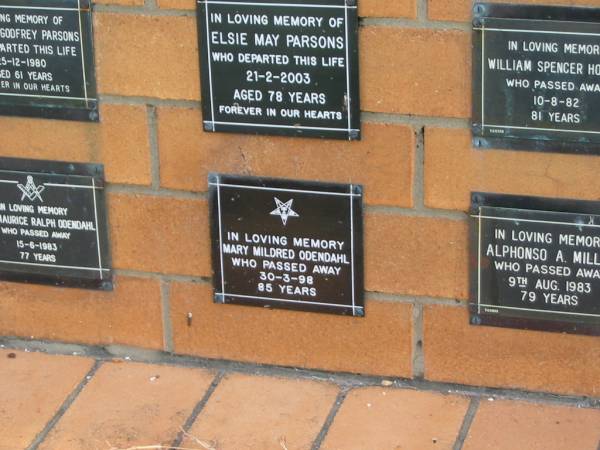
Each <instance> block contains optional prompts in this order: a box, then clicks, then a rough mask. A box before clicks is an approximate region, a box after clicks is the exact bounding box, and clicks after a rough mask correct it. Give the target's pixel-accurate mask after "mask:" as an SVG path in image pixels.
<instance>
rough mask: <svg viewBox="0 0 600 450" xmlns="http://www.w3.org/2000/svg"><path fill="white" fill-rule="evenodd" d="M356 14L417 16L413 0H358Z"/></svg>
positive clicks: (172, 2) (178, 0) (184, 5)
mask: <svg viewBox="0 0 600 450" xmlns="http://www.w3.org/2000/svg"><path fill="white" fill-rule="evenodd" d="M157 4H158V6H159V7H160V8H166V9H194V8H195V4H196V2H195V1H194V0H158V1H157ZM358 14H359V16H361V17H404V18H408V19H414V18H416V16H417V4H416V1H415V0H359V2H358Z"/></svg>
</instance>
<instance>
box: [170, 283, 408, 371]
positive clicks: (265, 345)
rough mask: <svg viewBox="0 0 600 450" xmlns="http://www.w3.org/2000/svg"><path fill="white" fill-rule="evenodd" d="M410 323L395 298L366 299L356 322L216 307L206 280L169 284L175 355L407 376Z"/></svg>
mask: <svg viewBox="0 0 600 450" xmlns="http://www.w3.org/2000/svg"><path fill="white" fill-rule="evenodd" d="M189 312H191V313H192V316H193V319H192V325H191V326H188V323H187V315H188V313H189ZM411 320H412V307H411V306H410V305H407V304H402V303H394V302H385V301H376V300H367V302H366V317H365V318H360V319H358V318H351V317H341V316H334V315H327V314H315V313H305V312H297V311H296V312H292V311H284V310H268V309H261V308H255V307H248V306H237V305H217V304H214V303H213V302H212V289H211V287H210V286H209V285H207V284H192V283H173V284H172V285H171V322H172V324H173V340H174V344H175V352H177V353H186V354H192V355H199V356H204V357H208V358H223V359H233V360H238V361H250V362H258V363H266V364H279V365H285V366H298V367H310V368H314V369H326V370H333V371H344V372H358V373H370V374H379V375H397V376H402V377H410V376H411V373H412V366H411V364H412V350H411V348H412V347H411V340H412V329H411Z"/></svg>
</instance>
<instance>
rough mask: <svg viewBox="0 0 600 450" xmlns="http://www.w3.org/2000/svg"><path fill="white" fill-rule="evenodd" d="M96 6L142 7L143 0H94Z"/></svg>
mask: <svg viewBox="0 0 600 450" xmlns="http://www.w3.org/2000/svg"><path fill="white" fill-rule="evenodd" d="M94 3H95V4H97V5H121V6H144V0H94Z"/></svg>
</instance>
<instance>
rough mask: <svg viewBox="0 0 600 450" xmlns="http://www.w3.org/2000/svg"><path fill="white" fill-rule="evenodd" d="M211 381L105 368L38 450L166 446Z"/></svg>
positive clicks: (156, 370) (189, 374)
mask: <svg viewBox="0 0 600 450" xmlns="http://www.w3.org/2000/svg"><path fill="white" fill-rule="evenodd" d="M213 378H214V374H212V373H211V372H208V371H205V370H199V369H189V368H183V367H169V366H158V365H151V364H138V363H105V364H104V365H103V366H102V367H100V369H99V370H98V372H97V373H96V375H95V376H94V378H93V379H92V380H91V381H90V383H89V384H88V385H87V386H86V387H85V388H84V389H83V391H82V392H81V394H80V395H79V397H78V398H77V399H76V400H75V402H73V405H72V406H71V408H70V409H69V410H68V411H67V412H66V413H65V415H64V416H63V417H62V419H61V420H60V421H59V422H58V423H57V425H56V427H55V428H54V430H52V432H51V433H50V434H49V436H48V438H47V439H46V440H45V441H44V442H43V444H42V445H41V446H40V450H108V449H109V448H110V447H111V446H112V447H115V448H128V447H133V446H140V445H157V444H163V445H165V444H170V443H171V442H172V441H173V440H174V439H175V438H176V436H177V433H178V431H179V428H180V427H181V426H182V425H183V424H184V423H185V421H186V419H187V418H188V417H189V415H190V414H191V412H192V410H193V409H194V407H195V406H196V404H197V403H198V401H200V400H201V399H202V397H203V396H204V394H205V392H206V390H207V389H208V387H209V386H210V383H211V381H212V380H213Z"/></svg>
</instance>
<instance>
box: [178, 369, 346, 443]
mask: <svg viewBox="0 0 600 450" xmlns="http://www.w3.org/2000/svg"><path fill="white" fill-rule="evenodd" d="M337 392H338V388H337V386H335V385H332V384H328V383H318V382H315V381H308V380H298V379H285V378H273V377H260V376H249V375H241V374H238V375H228V376H227V377H226V378H225V379H224V380H223V381H221V383H220V384H219V386H218V387H217V389H216V390H215V392H214V393H213V394H212V396H211V397H210V400H209V401H208V403H207V404H206V406H205V407H204V409H203V410H202V413H201V414H200V415H199V417H198V419H197V420H196V422H195V423H194V425H193V426H192V428H191V429H190V434H191V435H192V436H193V437H195V438H197V439H201V440H203V441H208V442H216V443H217V445H218V448H219V450H239V449H243V448H244V449H279V448H287V449H289V450H310V448H311V445H312V442H313V441H314V440H315V438H316V437H317V435H318V434H319V431H320V429H321V427H322V426H323V424H324V423H325V419H326V418H327V414H328V413H329V411H330V409H331V406H332V405H333V403H334V402H335V399H336V396H337ZM282 442H283V444H282ZM194 444H196V441H195V439H193V438H188V439H187V440H185V441H184V442H183V443H182V445H181V446H182V447H191V448H194V447H195V445H194ZM217 445H215V447H217ZM196 446H197V444H196Z"/></svg>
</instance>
